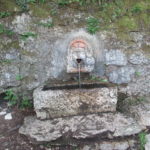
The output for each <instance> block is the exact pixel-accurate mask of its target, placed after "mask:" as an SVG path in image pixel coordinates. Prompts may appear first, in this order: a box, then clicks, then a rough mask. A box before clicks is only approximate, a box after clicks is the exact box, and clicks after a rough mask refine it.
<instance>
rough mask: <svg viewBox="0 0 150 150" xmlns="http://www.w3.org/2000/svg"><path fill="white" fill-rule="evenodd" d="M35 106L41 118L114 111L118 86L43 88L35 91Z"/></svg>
mask: <svg viewBox="0 0 150 150" xmlns="http://www.w3.org/2000/svg"><path fill="white" fill-rule="evenodd" d="M33 98H34V108H35V111H36V114H37V117H38V118H40V119H46V118H55V117H62V116H71V115H77V114H85V113H86V114H87V113H95V112H114V111H115V110H116V104H117V88H115V87H109V88H92V89H81V90H79V89H71V90H45V91H44V90H42V88H37V89H36V90H35V91H34V93H33Z"/></svg>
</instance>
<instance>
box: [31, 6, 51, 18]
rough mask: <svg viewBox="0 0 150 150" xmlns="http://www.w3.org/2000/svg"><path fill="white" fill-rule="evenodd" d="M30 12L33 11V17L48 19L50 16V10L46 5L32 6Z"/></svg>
mask: <svg viewBox="0 0 150 150" xmlns="http://www.w3.org/2000/svg"><path fill="white" fill-rule="evenodd" d="M30 10H31V11H32V14H33V16H35V17H39V18H47V17H48V16H49V15H50V10H49V9H48V8H47V6H45V5H42V4H41V5H35V4H31V5H30Z"/></svg>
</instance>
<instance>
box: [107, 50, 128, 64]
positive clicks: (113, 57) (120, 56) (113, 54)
mask: <svg viewBox="0 0 150 150" xmlns="http://www.w3.org/2000/svg"><path fill="white" fill-rule="evenodd" d="M105 60H106V65H117V66H124V65H126V64H127V58H126V56H125V54H124V53H123V52H121V51H120V50H109V51H106V54H105Z"/></svg>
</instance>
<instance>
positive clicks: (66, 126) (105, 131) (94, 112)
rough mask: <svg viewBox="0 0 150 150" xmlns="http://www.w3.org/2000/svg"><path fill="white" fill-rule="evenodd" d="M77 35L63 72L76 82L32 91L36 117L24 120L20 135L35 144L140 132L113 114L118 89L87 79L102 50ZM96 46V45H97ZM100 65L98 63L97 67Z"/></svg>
mask: <svg viewBox="0 0 150 150" xmlns="http://www.w3.org/2000/svg"><path fill="white" fill-rule="evenodd" d="M85 35H86V36H83V33H82V32H81V33H80V32H79V33H76V34H75V35H73V36H72V37H71V36H70V37H71V38H70V39H69V40H68V43H67V46H66V49H65V54H66V58H64V59H65V60H66V65H65V70H66V73H67V74H69V75H71V76H74V75H75V74H77V75H78V79H79V80H78V81H75V80H73V81H72V80H68V81H59V82H50V83H48V84H46V85H43V86H41V87H38V88H37V89H35V90H34V93H33V98H34V109H35V112H36V116H30V117H27V118H25V121H24V125H23V126H22V127H21V128H20V130H19V132H20V133H21V134H24V135H27V136H28V137H29V138H30V139H32V141H34V142H35V141H36V142H53V141H56V142H59V141H62V140H64V139H69V140H73V141H74V142H77V143H78V141H81V140H83V139H84V140H86V139H89V138H97V137H98V138H104V137H105V138H109V139H111V138H113V137H120V136H129V135H133V134H136V133H138V132H140V131H141V130H142V129H143V127H142V126H140V125H138V124H137V123H136V121H135V120H133V119H132V118H130V117H127V116H124V115H123V114H121V113H118V112H116V105H117V87H116V86H115V85H112V84H109V83H101V82H99V81H97V80H94V81H93V80H92V81H91V80H90V79H89V78H86V79H84V78H81V79H80V76H81V75H82V74H86V75H90V74H92V73H93V72H94V71H95V68H96V67H97V64H98V63H99V62H101V61H102V59H103V56H102V55H103V53H102V51H103V50H102V49H96V48H98V46H95V45H94V46H93V44H92V43H94V42H93V41H92V40H95V39H96V37H95V36H92V37H91V35H88V34H87V33H86V34H85ZM97 45H99V43H97ZM100 65H101V64H100Z"/></svg>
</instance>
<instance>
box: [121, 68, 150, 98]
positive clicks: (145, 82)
mask: <svg viewBox="0 0 150 150" xmlns="http://www.w3.org/2000/svg"><path fill="white" fill-rule="evenodd" d="M148 68H149V67H148ZM144 72H145V73H144ZM144 72H143V73H142V72H141V74H145V75H144V76H139V77H138V78H136V79H134V80H133V82H131V83H129V84H128V85H127V86H126V87H120V89H119V91H120V92H123V93H126V94H128V95H130V96H137V95H139V96H146V95H147V96H149V95H150V74H149V73H150V71H149V70H147V69H146V70H145V71H144Z"/></svg>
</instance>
